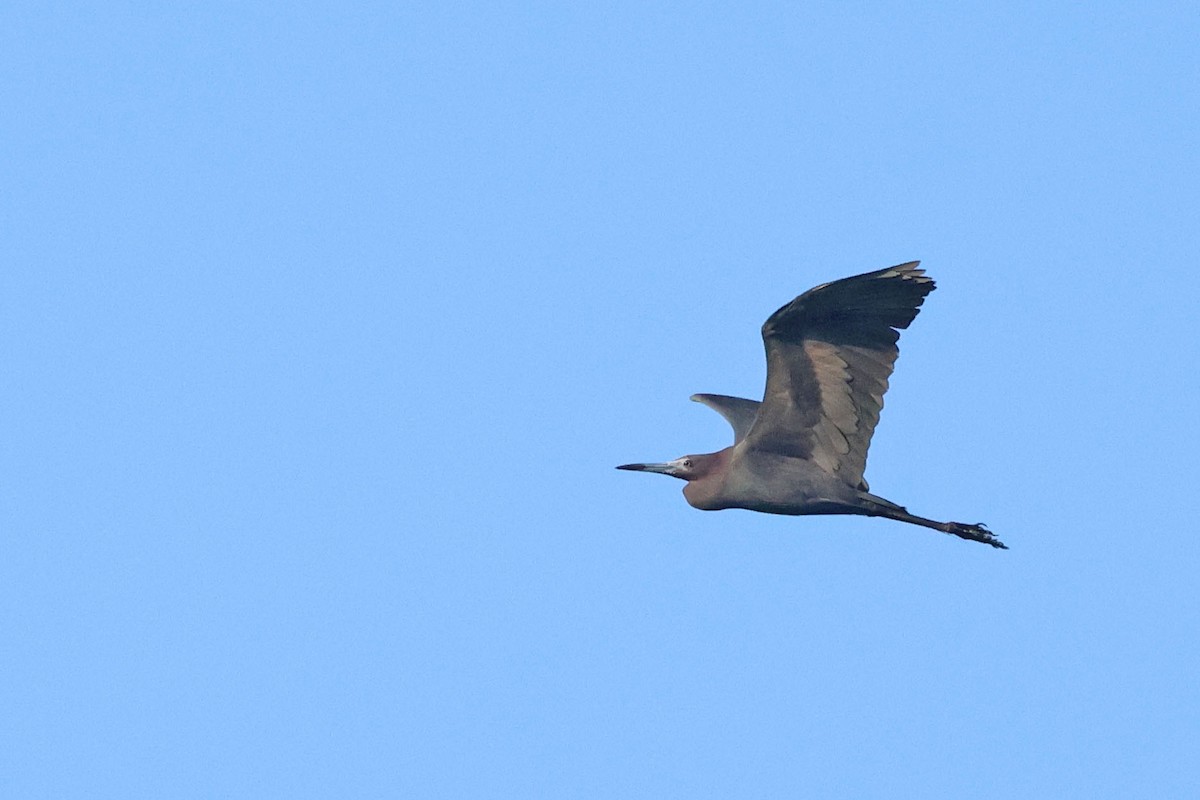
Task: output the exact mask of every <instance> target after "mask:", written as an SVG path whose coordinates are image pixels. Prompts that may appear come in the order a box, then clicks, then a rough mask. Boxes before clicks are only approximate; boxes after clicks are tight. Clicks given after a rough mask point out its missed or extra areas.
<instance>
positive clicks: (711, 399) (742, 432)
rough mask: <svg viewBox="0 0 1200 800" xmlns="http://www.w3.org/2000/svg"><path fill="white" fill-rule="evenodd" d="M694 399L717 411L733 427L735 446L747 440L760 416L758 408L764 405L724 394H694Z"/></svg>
mask: <svg viewBox="0 0 1200 800" xmlns="http://www.w3.org/2000/svg"><path fill="white" fill-rule="evenodd" d="M692 399H693V400H695V401H696V402H697V403H703V404H704V405H706V406H708V407H709V408H711V409H712V410H713V411H716V412H717V413H718V414H720V415H721V416H722V417H724V418H725V420H726V422H728V423H729V424H730V425H732V426H733V443H734V444H737V443H738V442H740V441H741V440H742V439H745V438H746V434H747V433H749V432H750V427H751V426H752V425H753V424H754V418H755V417H757V416H758V407H759V406H761V405H762V403H760V402H758V401H757V400H747V399H746V398H744V397H729V396H728V395H724V394H694V395H692Z"/></svg>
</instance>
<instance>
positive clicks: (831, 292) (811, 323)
mask: <svg viewBox="0 0 1200 800" xmlns="http://www.w3.org/2000/svg"><path fill="white" fill-rule="evenodd" d="M917 264H918V262H912V263H909V264H902V265H900V266H897V267H891V268H890V269H884V270H878V271H876V272H868V273H865V274H863V275H856V276H854V277H851V278H845V279H843V280H840V281H834V282H832V283H827V284H822V285H821V286H818V287H816V288H814V289H811V290H809V291H807V292H805V293H804V294H802V295H800V296H799V297H797V298H796V299H795V300H793V301H792V302H790V303H788V304H787V305H785V306H784V307H783V308H781V309H779V310H778V311H776V312H775V313H774V314H772V315H771V317H770V318H769V319H768V320H767V321H766V323H765V324H764V325H763V331H762V333H763V343H764V345H765V347H766V353H767V385H766V390H765V392H764V395H763V400H762V402H761V403H760V402H757V401H754V400H747V399H745V398H739V397H727V396H724V395H711V394H700V395H694V396H693V397H692V399H693V400H696V401H697V402H701V403H704V404H705V405H708V406H710V407H711V408H713V409H714V410H716V411H717V412H719V413H720V414H721V415H722V416H724V417H725V418H726V420H728V421H729V423H730V425H731V426H732V427H733V430H734V444H733V445H732V446H731V447H727V448H725V449H724V450H721V451H719V452H717V453H708V454H704V455H693V456H684V457H683V458H679V459H676V460H675V461H669V462H666V463H663V464H626V465H624V466H622V467H618V469H629V470H639V471H645V472H659V473H662V474H666V475H671V476H673V477H677V478H682V479H684V480H686V481H687V482H688V483H687V486H685V487H684V492H683V493H684V496H685V497H686V498H687V501H688V503H690V504H691V505H692V506H694V507H696V508H699V509H703V510H706V511H716V510H721V509H726V508H745V509H750V510H752V511H762V512H766V513H770V514H791V515H808V514H859V515H866V516H883V517H889V518H891V519H896V520H900V521H902V522H910V523H913V524H917V525H923V526H925V527H928V528H933V529H935V530H939V531H942V532H943V533H950V534H953V535H955V536H959V537H961V538H964V539H971V540H974V541H979V542H984V543H986V544H990V545H992V546H993V547H1000V548H1003V547H1004V545H1003V544H1002V543H1001V542H1000V541H999V540H998V539H996V538H995V537H994V536H993V535H992V534H991V532H989V531H988V530H987V529H986V528H984V527H983V525H980V524H975V525H969V524H964V523H959V522H937V521H934V520H930V519H925V518H924V517H918V516H915V515H913V514H909V513H908V511H907V510H906V509H904V508H903V507H902V506H899V505H897V504H895V503H893V502H891V501H889V500H885V499H883V498H882V497H878V496H876V495H873V494H871V493H870V491H869V489H868V486H867V482H866V480H865V479H864V478H863V471H864V469H865V468H866V460H867V449H868V448H869V446H870V443H871V435H872V434H873V433H874V431H875V426H876V424H877V423H878V422H879V412H880V410H881V409H882V408H883V395H884V393H885V392H886V391H887V388H888V378H889V377H890V376H891V373H892V368H893V365H894V364H895V361H896V357H897V355H898V354H899V350H898V349H897V347H896V341H897V340H898V338H899V335H900V334H899V333H898V331H899V330H902V329H904V328H907V327H908V325H909V324H910V323H911V322H912V320H913V319H914V318H915V317H916V315H917V312H918V310H919V308H920V306H921V304H922V303H923V302H924V300H925V297H926V295H928V294H929V293H930V292H932V291H933V289H934V288H935V287H934V283H933V280H932V279H930V278H928V277H926V276H925V273H924V271H923V270H920V269H918V268H917Z"/></svg>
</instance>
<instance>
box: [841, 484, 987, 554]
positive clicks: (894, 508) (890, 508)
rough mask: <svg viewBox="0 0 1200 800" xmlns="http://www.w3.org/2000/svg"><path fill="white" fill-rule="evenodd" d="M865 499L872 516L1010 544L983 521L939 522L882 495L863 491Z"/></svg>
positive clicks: (958, 535)
mask: <svg viewBox="0 0 1200 800" xmlns="http://www.w3.org/2000/svg"><path fill="white" fill-rule="evenodd" d="M863 495H864V496H863V499H864V500H865V501H866V503H867V505H868V508H869V511H868V512H867V513H868V514H869V515H870V516H872V517H887V518H888V519H894V520H898V521H899V522H908V523H911V524H913V525H921V526H923V527H926V528H932V529H933V530H935V531H941V532H942V533H949V534H951V535H953V536H957V537H959V538H960V539H968V540H970V541H972V542H983V543H984V544H990V545H991V546H992V547H996V548H999V549H1000V550H1007V549H1008V545H1006V544H1004V542H1002V541H1000V540H999V539H997V538H996V536H995V534H993V533H992V532H991V531H989V530H988V529H987V528H986V527H985V526H984V524H983V523H982V522H979V523H976V524H974V525H971V524H968V523H966V522H938V521H937V520H933V519H926V518H925V517H918V516H917V515H916V514H910V513H908V510H907V509H905V508H904V507H903V506H898V505H896V504H895V503H893V502H891V501H890V500H884V499H883V498H882V497H876V496H875V495H868V494H866V493H865V492H864V493H863Z"/></svg>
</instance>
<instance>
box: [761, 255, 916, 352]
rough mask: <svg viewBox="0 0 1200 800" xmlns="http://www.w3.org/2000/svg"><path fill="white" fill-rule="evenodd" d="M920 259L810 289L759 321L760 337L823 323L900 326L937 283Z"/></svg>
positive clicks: (809, 329) (789, 334) (907, 322)
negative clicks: (926, 271)
mask: <svg viewBox="0 0 1200 800" xmlns="http://www.w3.org/2000/svg"><path fill="white" fill-rule="evenodd" d="M920 263H921V262H920V261H909V262H907V263H905V264H898V265H896V266H894V267H888V268H886V269H879V270H875V271H873V272H864V273H863V274H861V275H852V276H851V277H849V278H842V279H841V280H836V281H830V282H829V283H823V284H821V285H820V286H817V287H814V288H812V289H809V290H808V291H807V292H805V293H804V294H802V295H800V296H799V297H797V298H796V299H795V300H793V301H792V302H790V303H788V304H787V305H785V306H784V307H783V308H781V309H779V310H778V311H776V312H775V313H774V314H772V315H771V317H770V318H769V319H768V320H767V321H766V322H765V323H764V324H763V331H762V332H763V336H764V337H769V336H782V337H784V338H791V337H794V336H800V335H803V334H804V333H806V332H812V331H813V330H815V329H818V328H822V327H824V326H827V325H830V324H832V325H836V326H838V327H844V326H846V325H847V324H849V325H851V326H856V325H864V324H865V325H867V326H870V327H876V326H883V327H885V328H894V329H898V330H902V329H904V328H907V327H908V326H909V325H910V324H911V323H912V321H913V319H914V318H915V317H916V316H917V312H918V310H919V309H920V307H921V305H922V304H923V303H924V302H925V297H926V296H927V295H928V294H929V293H930V292H932V291H933V290H934V289H936V288H937V284H936V283H934V280H933V278H930V277H929V276H928V275H926V274H925V270H923V269H921V268H920V266H919V265H920Z"/></svg>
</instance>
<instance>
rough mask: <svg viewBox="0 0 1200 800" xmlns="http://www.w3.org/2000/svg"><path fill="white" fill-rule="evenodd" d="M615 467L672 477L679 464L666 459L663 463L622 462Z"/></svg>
mask: <svg viewBox="0 0 1200 800" xmlns="http://www.w3.org/2000/svg"><path fill="white" fill-rule="evenodd" d="M617 469H627V470H632V471H633V472H657V473H658V474H660V475H670V476H671V477H672V478H674V477H676V471H677V470H678V469H679V465H678V464H675V463H674V462H670V461H668V462H667V463H665V464H622V465H621V466H619V467H617Z"/></svg>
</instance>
